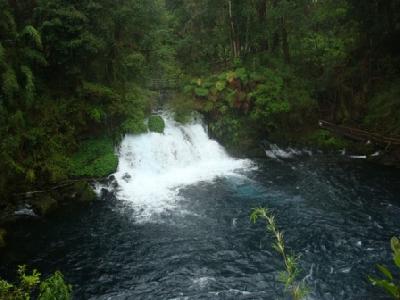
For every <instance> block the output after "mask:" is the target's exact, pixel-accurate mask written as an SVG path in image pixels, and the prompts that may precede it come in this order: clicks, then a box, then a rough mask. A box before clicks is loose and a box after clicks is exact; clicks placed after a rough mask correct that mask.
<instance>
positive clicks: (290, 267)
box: [250, 207, 308, 300]
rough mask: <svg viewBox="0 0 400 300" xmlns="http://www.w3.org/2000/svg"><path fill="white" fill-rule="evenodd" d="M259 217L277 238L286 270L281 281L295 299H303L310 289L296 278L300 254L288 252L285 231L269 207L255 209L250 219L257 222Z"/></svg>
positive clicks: (277, 248)
mask: <svg viewBox="0 0 400 300" xmlns="http://www.w3.org/2000/svg"><path fill="white" fill-rule="evenodd" d="M258 219H262V220H264V221H265V222H266V230H267V231H268V232H270V233H272V234H273V236H274V238H275V242H274V243H273V247H274V249H275V250H276V251H277V252H278V253H279V254H280V255H281V256H282V258H283V262H284V265H285V271H283V272H282V273H281V275H280V281H282V282H283V283H284V284H285V289H286V290H287V291H288V292H289V293H290V294H291V296H292V298H293V299H295V300H300V299H303V298H304V297H306V295H307V294H308V289H307V287H306V286H305V284H304V283H303V282H298V281H297V280H296V278H297V275H298V273H299V269H298V266H297V265H298V260H299V256H297V255H294V254H289V253H288V252H287V250H286V246H285V240H284V236H283V232H282V231H280V230H279V229H278V227H277V225H276V220H275V216H274V215H273V214H272V213H271V212H270V211H269V210H268V209H267V208H261V207H260V208H255V209H253V211H252V213H251V215H250V220H251V221H252V222H253V223H256V222H257V220H258Z"/></svg>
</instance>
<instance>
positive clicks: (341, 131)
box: [319, 120, 400, 148]
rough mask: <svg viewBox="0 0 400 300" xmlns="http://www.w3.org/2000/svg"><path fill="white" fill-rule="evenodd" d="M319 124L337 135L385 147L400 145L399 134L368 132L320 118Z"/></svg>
mask: <svg viewBox="0 0 400 300" xmlns="http://www.w3.org/2000/svg"><path fill="white" fill-rule="evenodd" d="M319 126H320V127H321V128H323V129H326V130H329V131H331V132H333V133H335V134H337V135H341V136H343V137H347V138H349V139H353V140H356V141H361V142H366V143H372V142H373V143H375V144H379V145H384V146H385V147H387V148H388V147H390V146H400V137H397V136H390V137H388V136H384V135H381V134H378V133H373V132H368V131H365V130H362V129H358V128H352V127H347V126H342V125H336V124H334V123H330V122H327V121H323V120H320V121H319Z"/></svg>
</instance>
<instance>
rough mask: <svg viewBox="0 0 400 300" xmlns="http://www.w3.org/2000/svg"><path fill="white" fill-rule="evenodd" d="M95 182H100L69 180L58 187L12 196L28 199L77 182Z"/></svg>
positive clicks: (83, 179) (89, 179)
mask: <svg viewBox="0 0 400 300" xmlns="http://www.w3.org/2000/svg"><path fill="white" fill-rule="evenodd" d="M96 180H101V179H99V178H82V179H71V180H68V181H64V182H62V183H60V184H58V185H55V186H52V187H49V188H48V189H44V190H39V191H29V192H23V193H17V194H14V197H17V198H24V199H29V198H33V197H34V196H35V195H38V194H39V195H40V194H46V193H50V192H53V191H56V190H59V189H62V188H65V187H68V186H71V185H73V184H75V183H77V182H82V181H85V182H90V181H96Z"/></svg>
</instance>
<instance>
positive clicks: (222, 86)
mask: <svg viewBox="0 0 400 300" xmlns="http://www.w3.org/2000/svg"><path fill="white" fill-rule="evenodd" d="M225 87H226V82H225V81H217V83H216V84H215V88H216V89H217V91H218V92H222V91H223V90H224V89H225Z"/></svg>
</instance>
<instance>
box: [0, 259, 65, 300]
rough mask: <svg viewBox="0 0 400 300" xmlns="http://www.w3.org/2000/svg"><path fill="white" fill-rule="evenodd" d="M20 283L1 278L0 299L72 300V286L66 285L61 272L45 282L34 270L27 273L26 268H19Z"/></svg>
mask: <svg viewBox="0 0 400 300" xmlns="http://www.w3.org/2000/svg"><path fill="white" fill-rule="evenodd" d="M17 273H18V283H16V284H12V283H9V282H8V281H5V280H2V279H1V278H0V299H3V300H29V299H38V300H54V299H58V300H70V299H72V295H71V286H70V285H68V284H67V283H65V281H64V277H63V275H62V274H61V273H60V272H55V273H54V274H53V275H51V276H50V277H48V278H47V279H45V280H42V279H41V274H40V273H39V272H38V271H37V270H33V271H32V273H31V274H29V273H27V271H26V267H25V266H19V267H18V271H17Z"/></svg>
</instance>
